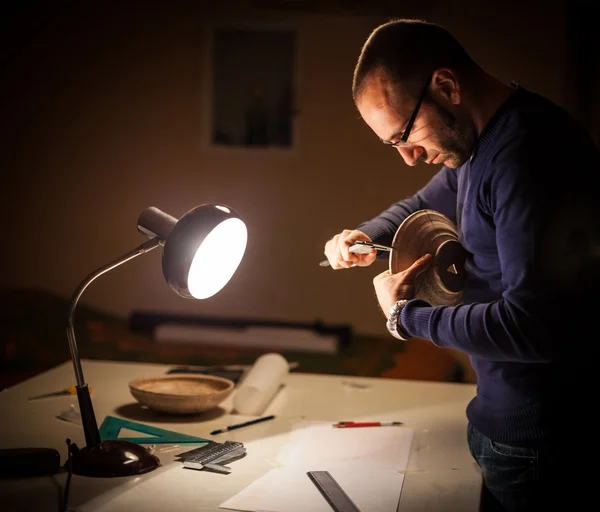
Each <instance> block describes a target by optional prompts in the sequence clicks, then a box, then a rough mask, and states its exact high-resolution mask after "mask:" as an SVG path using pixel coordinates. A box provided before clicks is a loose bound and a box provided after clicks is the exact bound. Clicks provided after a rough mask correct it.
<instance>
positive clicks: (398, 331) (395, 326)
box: [385, 299, 411, 341]
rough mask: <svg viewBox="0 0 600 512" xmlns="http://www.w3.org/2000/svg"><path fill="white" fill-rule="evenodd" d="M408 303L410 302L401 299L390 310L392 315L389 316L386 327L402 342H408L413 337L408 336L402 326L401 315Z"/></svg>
mask: <svg viewBox="0 0 600 512" xmlns="http://www.w3.org/2000/svg"><path fill="white" fill-rule="evenodd" d="M407 303H408V300H406V299H401V300H399V301H397V302H396V303H395V304H394V305H393V306H392V307H391V309H390V314H389V315H388V319H387V322H386V324H385V326H386V327H387V330H388V331H389V333H390V334H391V335H392V336H393V337H394V338H397V339H399V340H401V341H408V340H409V339H410V338H411V336H410V335H409V334H407V333H406V332H405V331H404V330H403V329H402V325H401V324H400V313H401V312H402V310H403V309H404V306H406V304H407Z"/></svg>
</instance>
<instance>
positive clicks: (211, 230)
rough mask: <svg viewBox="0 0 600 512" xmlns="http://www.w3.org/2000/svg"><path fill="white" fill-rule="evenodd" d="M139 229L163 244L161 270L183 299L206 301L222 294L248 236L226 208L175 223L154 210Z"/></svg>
mask: <svg viewBox="0 0 600 512" xmlns="http://www.w3.org/2000/svg"><path fill="white" fill-rule="evenodd" d="M138 229H139V230H140V231H142V232H143V233H145V234H146V235H148V236H150V237H154V236H157V237H159V238H160V239H161V240H163V243H164V251H163V258H162V269H163V274H164V277H165V279H166V281H167V283H168V284H169V286H170V287H171V288H172V289H173V290H174V291H175V292H177V293H178V294H179V295H181V296H182V297H187V298H194V299H207V298H209V297H211V296H213V295H214V294H215V293H217V292H218V291H219V290H221V289H222V288H223V287H224V286H225V285H226V284H227V283H228V282H229V280H230V279H231V277H232V276H233V274H234V273H235V271H236V269H237V267H238V266H239V264H240V262H241V260H242V257H243V255H244V252H245V250H246V243H247V240H248V231H247V229H246V225H245V223H244V222H243V221H242V219H241V218H240V217H239V215H238V214H237V213H236V212H235V211H233V210H232V209H231V208H229V207H228V206H224V205H219V204H203V205H200V206H197V207H196V208H193V209H191V210H190V211H188V212H187V213H186V214H185V215H184V216H183V217H181V218H180V219H179V220H177V219H175V218H173V217H171V216H170V215H168V214H165V213H164V212H162V211H161V210H159V209H158V208H155V207H151V208H148V209H146V210H145V211H144V212H142V214H141V215H140V218H139V220H138Z"/></svg>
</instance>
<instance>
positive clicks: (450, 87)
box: [431, 68, 461, 105]
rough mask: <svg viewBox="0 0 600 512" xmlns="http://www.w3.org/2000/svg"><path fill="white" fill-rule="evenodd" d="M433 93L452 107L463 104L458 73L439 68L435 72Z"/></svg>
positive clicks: (432, 80) (432, 82)
mask: <svg viewBox="0 0 600 512" xmlns="http://www.w3.org/2000/svg"><path fill="white" fill-rule="evenodd" d="M431 91H432V93H433V94H434V95H436V96H437V97H438V98H440V99H441V100H443V101H445V102H448V103H450V104H451V105H459V104H460V102H461V97H460V81H459V79H458V75H457V74H456V72H455V71H453V70H452V69H450V68H439V69H436V70H435V71H434V72H433V76H432V79H431Z"/></svg>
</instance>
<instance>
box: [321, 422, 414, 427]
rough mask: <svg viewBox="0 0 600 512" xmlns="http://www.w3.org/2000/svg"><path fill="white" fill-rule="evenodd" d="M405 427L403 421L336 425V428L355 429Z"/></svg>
mask: <svg viewBox="0 0 600 512" xmlns="http://www.w3.org/2000/svg"><path fill="white" fill-rule="evenodd" d="M396 425H403V423H402V422H401V421H338V422H337V423H334V424H333V426H334V427H335V428H355V427H395V426H396Z"/></svg>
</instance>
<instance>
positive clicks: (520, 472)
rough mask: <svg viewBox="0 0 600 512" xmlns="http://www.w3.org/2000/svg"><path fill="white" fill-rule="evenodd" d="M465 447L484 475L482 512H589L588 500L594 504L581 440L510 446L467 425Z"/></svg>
mask: <svg viewBox="0 0 600 512" xmlns="http://www.w3.org/2000/svg"><path fill="white" fill-rule="evenodd" d="M467 442H468V444H469V449H470V451H471V455H472V456H473V458H474V459H475V461H476V462H477V464H478V465H479V467H480V468H481V471H482V475H483V484H484V486H485V491H486V492H484V493H483V498H482V510H483V511H487V510H492V511H498V510H505V511H509V512H521V511H528V512H529V511H531V512H533V511H538V510H540V511H546V510H547V511H554V510H567V511H569V512H576V511H579V510H582V511H583V510H588V508H587V506H586V502H587V500H589V499H591V498H593V499H596V500H597V499H598V495H597V493H595V492H594V490H593V489H594V487H595V486H598V484H597V483H596V484H595V486H594V485H590V477H592V478H591V480H592V481H593V476H596V478H597V471H595V470H593V469H591V468H588V467H587V465H585V459H592V460H593V459H594V457H593V455H591V454H589V452H587V448H586V444H585V439H581V440H579V442H578V441H577V440H576V439H574V438H572V437H570V436H567V435H565V436H564V438H561V440H560V441H558V442H557V441H549V440H548V441H545V442H541V443H538V444H536V445H532V446H512V445H507V444H503V443H498V442H495V441H492V440H491V439H489V438H487V437H486V436H484V435H483V434H482V433H481V432H479V431H477V430H476V429H475V428H474V427H473V426H472V425H471V424H469V425H468V427H467ZM571 452H572V453H571ZM582 455H584V457H582ZM590 469H591V470H590ZM591 494H596V496H591ZM486 496H487V499H486ZM560 507H564V508H560Z"/></svg>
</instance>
